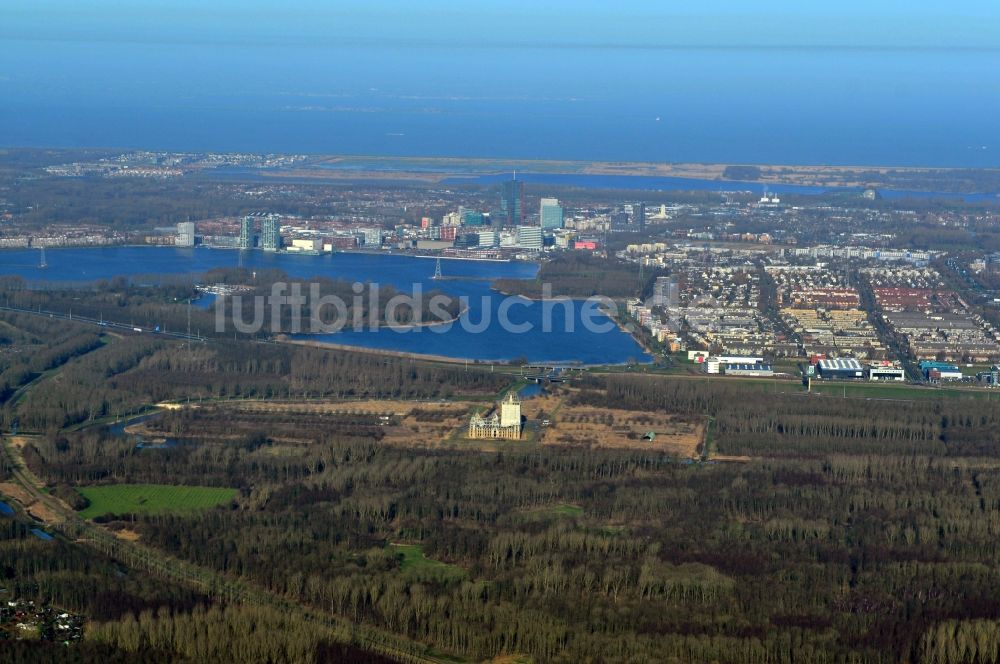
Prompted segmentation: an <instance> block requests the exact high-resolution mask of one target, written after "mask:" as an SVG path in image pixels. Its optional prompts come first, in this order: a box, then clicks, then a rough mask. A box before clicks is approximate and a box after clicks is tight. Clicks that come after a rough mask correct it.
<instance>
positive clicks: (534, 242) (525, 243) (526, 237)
mask: <svg viewBox="0 0 1000 664" xmlns="http://www.w3.org/2000/svg"><path fill="white" fill-rule="evenodd" d="M517 246H519V247H521V248H522V249H535V250H538V251H541V249H542V229H541V227H540V226H518V227H517Z"/></svg>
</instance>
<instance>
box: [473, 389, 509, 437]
mask: <svg viewBox="0 0 1000 664" xmlns="http://www.w3.org/2000/svg"><path fill="white" fill-rule="evenodd" d="M469 438H500V439H504V440H520V438H521V400H520V399H518V398H517V395H516V394H514V393H513V392H508V393H507V396H506V397H504V400H503V401H502V402H500V408H499V409H496V410H494V411H493V414H491V415H490V416H488V417H483V416H482V415H480V414H479V413H476V414H474V415H473V416H472V418H471V419H470V420H469Z"/></svg>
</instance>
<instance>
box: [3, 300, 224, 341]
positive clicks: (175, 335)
mask: <svg viewBox="0 0 1000 664" xmlns="http://www.w3.org/2000/svg"><path fill="white" fill-rule="evenodd" d="M0 311H11V312H14V313H19V314H29V315H32V316H42V317H44V318H53V319H57V320H69V321H74V322H77V323H83V324H85V325H93V326H95V327H100V328H105V329H111V330H120V331H124V332H131V333H133V334H150V335H156V336H158V337H170V338H172V339H184V340H191V341H204V340H205V337H201V336H198V335H197V334H187V333H186V332H166V331H162V330H159V329H158V328H153V329H150V328H148V327H145V328H144V327H140V326H138V325H133V324H131V323H118V322H115V321H110V320H103V319H97V318H89V317H87V316H74V315H73V314H72V313H62V312H59V311H46V310H44V309H24V308H21V307H9V306H2V305H0Z"/></svg>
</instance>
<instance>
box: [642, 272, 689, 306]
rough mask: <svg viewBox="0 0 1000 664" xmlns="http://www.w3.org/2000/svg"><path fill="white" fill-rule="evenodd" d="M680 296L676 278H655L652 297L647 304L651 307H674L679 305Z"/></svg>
mask: <svg viewBox="0 0 1000 664" xmlns="http://www.w3.org/2000/svg"><path fill="white" fill-rule="evenodd" d="M680 295H681V290H680V286H679V285H678V283H677V277H675V276H670V277H657V278H656V281H655V282H654V283H653V297H651V298H650V299H649V300H648V302H647V304H648V305H649V306H651V307H676V306H677V305H679V304H680Z"/></svg>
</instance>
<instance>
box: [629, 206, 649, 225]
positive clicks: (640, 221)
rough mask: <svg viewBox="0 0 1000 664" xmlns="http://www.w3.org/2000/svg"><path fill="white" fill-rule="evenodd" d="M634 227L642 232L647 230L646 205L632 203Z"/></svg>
mask: <svg viewBox="0 0 1000 664" xmlns="http://www.w3.org/2000/svg"><path fill="white" fill-rule="evenodd" d="M632 225H633V226H635V227H636V229H637V230H640V231H641V230H643V229H644V228H646V204H645V203H632Z"/></svg>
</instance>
